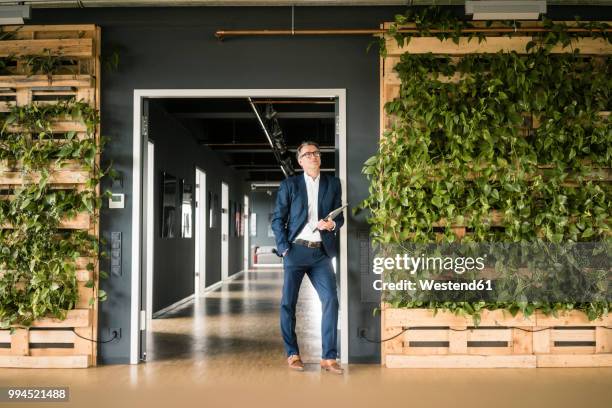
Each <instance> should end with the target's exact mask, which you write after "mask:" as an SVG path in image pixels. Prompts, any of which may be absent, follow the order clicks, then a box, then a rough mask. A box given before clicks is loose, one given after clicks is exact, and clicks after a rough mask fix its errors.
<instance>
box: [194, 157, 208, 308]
mask: <svg viewBox="0 0 612 408" xmlns="http://www.w3.org/2000/svg"><path fill="white" fill-rule="evenodd" d="M195 179H196V187H195V197H196V211H195V225H196V228H195V286H194V287H195V293H196V296H198V295H200V294H202V293H204V289H205V288H206V230H207V228H206V226H207V224H206V173H205V172H204V171H202V170H200V169H198V168H196V178H195Z"/></svg>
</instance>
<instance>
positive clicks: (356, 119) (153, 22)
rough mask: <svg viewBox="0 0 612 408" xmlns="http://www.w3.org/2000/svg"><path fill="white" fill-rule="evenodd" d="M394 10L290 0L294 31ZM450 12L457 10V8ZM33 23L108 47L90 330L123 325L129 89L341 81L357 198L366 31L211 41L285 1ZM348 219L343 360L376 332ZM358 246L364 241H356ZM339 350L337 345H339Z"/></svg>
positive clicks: (282, 15) (278, 20) (363, 189)
mask: <svg viewBox="0 0 612 408" xmlns="http://www.w3.org/2000/svg"><path fill="white" fill-rule="evenodd" d="M548 9H549V17H552V18H556V19H569V18H572V17H573V16H574V15H576V14H581V15H582V16H583V17H584V18H585V19H588V18H589V17H591V18H595V19H601V20H605V19H610V18H611V14H612V11H611V8H609V7H552V6H549V8H548ZM403 10H404V8H403V7H402V8H397V7H324V8H317V7H297V8H296V18H295V25H296V27H297V28H377V27H379V24H380V23H382V22H384V21H390V20H392V18H393V15H394V14H395V13H396V12H402V11H403ZM454 10H455V11H456V12H457V13H461V14H462V10H463V8H462V7H456V8H454ZM32 13H33V19H32V21H31V23H33V24H60V23H95V24H98V25H100V26H101V27H102V51H103V54H110V53H111V52H112V51H113V50H115V49H116V50H118V51H119V54H120V58H121V63H120V68H119V72H116V73H107V74H104V76H103V80H102V133H103V134H105V135H107V136H111V137H112V142H111V143H110V144H109V145H108V147H107V148H106V152H105V154H104V159H105V160H106V161H109V160H113V161H114V163H115V168H117V169H118V170H120V171H122V172H124V174H125V176H126V177H125V183H124V192H125V193H126V208H125V209H124V210H115V211H114V212H112V213H109V212H108V211H104V212H103V213H102V219H101V230H102V235H103V236H105V237H107V238H108V236H109V235H110V231H122V232H123V242H124V248H125V249H124V256H123V267H124V273H123V276H122V277H120V278H117V277H113V278H111V279H110V280H108V281H106V282H104V283H103V284H102V286H103V287H104V288H105V289H107V290H108V292H109V298H110V299H109V301H108V302H106V303H105V304H102V305H101V307H100V320H99V322H100V333H101V336H102V337H104V334H105V333H107V332H108V329H107V328H108V327H122V328H123V333H129V327H130V321H129V317H130V313H129V312H130V271H129V269H128V267H129V265H130V263H131V258H130V253H129V248H130V245H131V240H132V231H131V229H130V226H131V203H132V197H131V188H132V180H131V173H132V157H131V156H132V101H133V91H134V89H146V88H346V89H347V115H348V116H347V131H348V133H347V134H348V140H347V145H348V151H347V160H348V163H347V170H348V178H347V180H346V186H347V190H348V191H347V193H348V194H347V197H348V202H349V203H350V204H351V206H354V205H356V204H357V203H359V202H360V200H361V199H363V198H364V197H365V196H366V195H367V191H368V184H367V181H366V180H365V178H364V176H363V175H362V174H361V167H362V164H363V162H364V161H365V160H366V159H367V158H368V157H370V156H371V155H372V154H373V153H375V151H376V148H377V143H378V134H379V133H378V132H379V76H378V75H379V72H378V55H377V53H376V50H375V49H373V50H370V52H369V53H367V52H366V47H367V46H368V44H370V43H371V42H372V38H371V37H367V36H324V37H249V38H240V39H226V40H225V41H223V42H221V41H218V40H217V39H216V38H215V37H214V35H213V33H214V31H215V30H217V29H257V28H260V29H287V28H289V27H291V9H290V8H289V7H272V8H243V7H240V8H239V7H227V8H216V7H206V8H196V7H189V8H147V9H135V8H116V9H102V8H95V9H93V8H92V9H88V8H85V9H33V11H32ZM350 214H351V212H350V211H349V219H348V271H349V277H348V291H349V293H348V299H349V309H348V312H349V350H348V352H349V361H350V362H378V361H379V359H380V355H379V347H380V346H379V345H378V344H370V343H366V342H364V341H361V340H359V339H358V338H357V329H358V328H359V327H365V328H368V329H369V335H370V337H376V336H377V335H379V319H378V318H374V317H372V309H373V308H374V307H376V306H377V305H376V304H375V303H364V302H362V301H361V276H360V270H359V259H360V257H359V251H360V245H361V242H360V240H359V238H364V237H366V236H367V231H368V226H367V224H365V223H364V222H363V217H364V216H360V218H356V217H354V216H352V215H350ZM365 248H367V246H365ZM343 352H345V350H343ZM99 355H100V356H101V360H102V361H103V362H127V361H128V357H129V339H128V336H124V337H123V338H122V339H121V340H120V341H119V342H113V343H109V344H103V345H101V347H100V354H99Z"/></svg>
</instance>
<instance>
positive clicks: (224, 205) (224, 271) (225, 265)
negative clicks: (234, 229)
mask: <svg viewBox="0 0 612 408" xmlns="http://www.w3.org/2000/svg"><path fill="white" fill-rule="evenodd" d="M231 210H232V209H231V208H230V189H229V183H226V182H225V181H221V211H222V212H221V280H222V281H224V280H226V279H227V278H228V277H229V237H230V227H229V223H230V222H231V220H230V211H231ZM224 237H225V239H223V238H224Z"/></svg>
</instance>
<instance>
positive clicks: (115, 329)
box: [108, 327, 121, 340]
mask: <svg viewBox="0 0 612 408" xmlns="http://www.w3.org/2000/svg"><path fill="white" fill-rule="evenodd" d="M114 333H117V335H116V336H115V338H114V339H113V340H119V339H120V338H121V327H111V328H110V329H108V338H109V340H110V339H112V338H113V336H114Z"/></svg>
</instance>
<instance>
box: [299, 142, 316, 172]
mask: <svg viewBox="0 0 612 408" xmlns="http://www.w3.org/2000/svg"><path fill="white" fill-rule="evenodd" d="M298 163H299V165H300V166H301V167H302V168H303V169H304V171H318V170H319V169H320V168H321V156H320V152H319V149H318V148H317V146H311V145H307V146H304V147H302V150H301V151H300V158H299V159H298Z"/></svg>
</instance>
